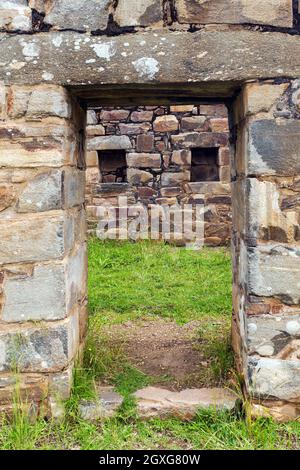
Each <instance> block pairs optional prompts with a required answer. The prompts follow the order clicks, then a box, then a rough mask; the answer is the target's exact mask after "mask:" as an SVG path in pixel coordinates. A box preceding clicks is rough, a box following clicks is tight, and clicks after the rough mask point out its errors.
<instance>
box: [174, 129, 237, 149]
mask: <svg viewBox="0 0 300 470" xmlns="http://www.w3.org/2000/svg"><path fill="white" fill-rule="evenodd" d="M171 141H172V143H173V144H174V145H175V147H176V148H179V147H180V148H182V147H183V148H191V147H220V146H222V145H227V143H228V135H227V134H225V133H214V132H187V133H183V134H178V135H172V136H171Z"/></svg>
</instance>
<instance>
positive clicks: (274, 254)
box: [248, 243, 300, 305]
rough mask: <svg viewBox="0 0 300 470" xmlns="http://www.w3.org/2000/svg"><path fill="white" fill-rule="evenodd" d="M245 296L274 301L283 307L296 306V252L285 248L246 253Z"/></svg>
mask: <svg viewBox="0 0 300 470" xmlns="http://www.w3.org/2000/svg"><path fill="white" fill-rule="evenodd" d="M248 270H249V281H248V282H249V292H250V293H251V294H253V295H256V296H261V297H277V298H278V299H280V300H281V301H282V302H283V303H285V304H287V305H294V304H299V303H300V292H299V285H300V249H299V248H298V247H296V246H292V245H285V244H280V243H278V244H271V243H267V244H265V245H259V246H257V247H255V248H249V249H248Z"/></svg>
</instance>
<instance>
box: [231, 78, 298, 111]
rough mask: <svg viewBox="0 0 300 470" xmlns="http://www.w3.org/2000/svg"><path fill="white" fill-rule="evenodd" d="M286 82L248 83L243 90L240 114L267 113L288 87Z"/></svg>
mask: <svg viewBox="0 0 300 470" xmlns="http://www.w3.org/2000/svg"><path fill="white" fill-rule="evenodd" d="M288 86H289V84H288V83H281V84H276V83H268V82H262V83H248V84H247V85H246V86H245V87H244V90H243V97H242V101H243V103H242V107H243V109H242V110H241V116H240V118H241V119H242V118H243V117H244V116H245V115H247V114H258V113H268V112H269V111H270V109H271V108H272V106H274V105H275V104H276V102H277V101H278V100H279V99H280V97H281V96H282V95H283V93H284V92H285V91H286V89H287V88H288Z"/></svg>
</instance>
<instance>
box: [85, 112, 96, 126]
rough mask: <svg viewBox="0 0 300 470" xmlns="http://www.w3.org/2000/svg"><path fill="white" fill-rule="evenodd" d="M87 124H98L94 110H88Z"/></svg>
mask: <svg viewBox="0 0 300 470" xmlns="http://www.w3.org/2000/svg"><path fill="white" fill-rule="evenodd" d="M86 123H87V125H88V126H90V125H95V124H98V118H97V114H96V112H95V111H94V110H93V109H88V110H87V114H86Z"/></svg>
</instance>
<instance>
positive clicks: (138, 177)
mask: <svg viewBox="0 0 300 470" xmlns="http://www.w3.org/2000/svg"><path fill="white" fill-rule="evenodd" d="M127 180H128V183H131V184H133V185H138V184H141V183H149V182H150V181H152V180H153V175H152V174H151V173H149V172H148V171H143V170H137V169H136V168H128V170H127Z"/></svg>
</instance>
